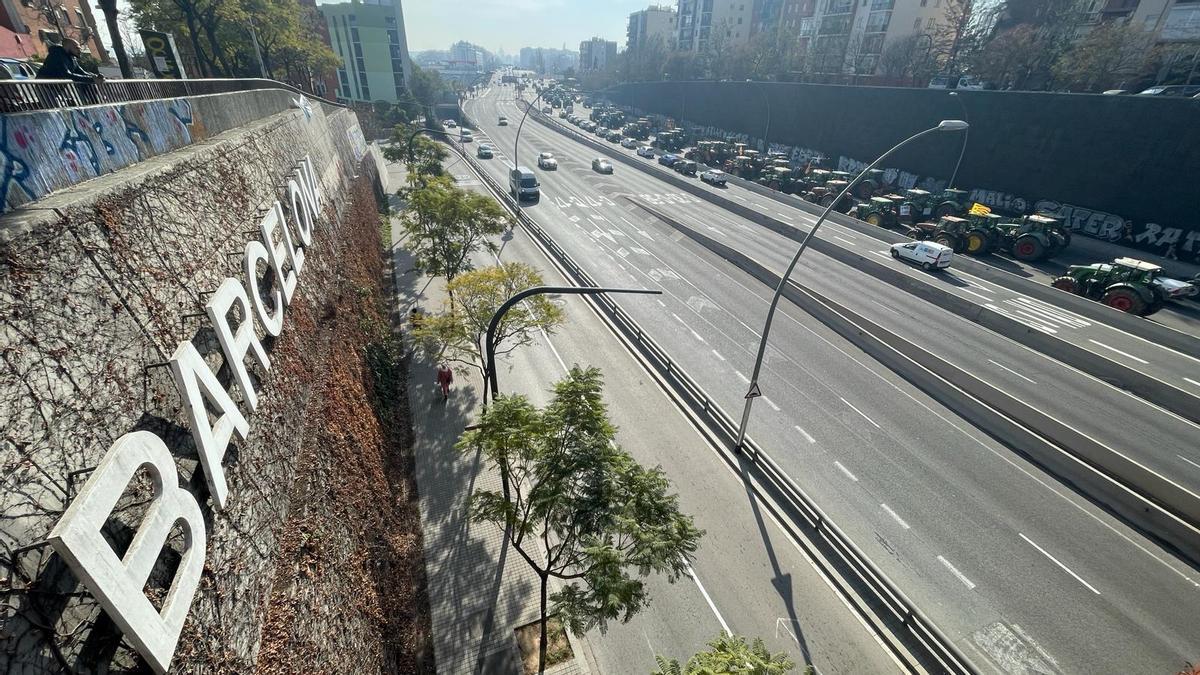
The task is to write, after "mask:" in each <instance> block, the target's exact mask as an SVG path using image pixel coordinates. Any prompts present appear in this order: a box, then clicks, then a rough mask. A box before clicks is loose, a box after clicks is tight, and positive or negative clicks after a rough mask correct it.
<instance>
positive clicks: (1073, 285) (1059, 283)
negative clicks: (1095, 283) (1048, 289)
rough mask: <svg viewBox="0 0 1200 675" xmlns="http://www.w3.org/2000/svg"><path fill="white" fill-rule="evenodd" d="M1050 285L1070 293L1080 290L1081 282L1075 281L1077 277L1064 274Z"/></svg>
mask: <svg viewBox="0 0 1200 675" xmlns="http://www.w3.org/2000/svg"><path fill="white" fill-rule="evenodd" d="M1050 285H1051V286H1053V287H1055V288H1057V289H1058V290H1060V291H1066V292H1068V293H1078V292H1079V284H1078V283H1077V282H1076V281H1075V277H1070V276H1066V275H1063V276H1061V277H1058V278H1057V279H1055V280H1054V281H1053V282H1052V283H1051V284H1050Z"/></svg>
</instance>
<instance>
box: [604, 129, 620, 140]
mask: <svg viewBox="0 0 1200 675" xmlns="http://www.w3.org/2000/svg"><path fill="white" fill-rule="evenodd" d="M623 138H624V136H622V135H621V132H619V131H610V132H608V133H607V134H605V135H604V140H606V141H608V142H609V143H620V142H621V139H623Z"/></svg>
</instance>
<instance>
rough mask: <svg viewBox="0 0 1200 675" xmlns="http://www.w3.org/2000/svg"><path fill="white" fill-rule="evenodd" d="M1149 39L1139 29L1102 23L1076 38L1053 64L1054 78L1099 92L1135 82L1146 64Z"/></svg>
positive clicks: (1076, 86) (1064, 83)
mask: <svg viewBox="0 0 1200 675" xmlns="http://www.w3.org/2000/svg"><path fill="white" fill-rule="evenodd" d="M1152 39H1153V38H1152V36H1151V35H1150V34H1149V33H1147V32H1146V31H1145V30H1143V29H1142V28H1141V27H1140V26H1137V25H1134V24H1127V23H1121V22H1118V21H1106V22H1104V23H1102V24H1100V25H1098V26H1096V27H1094V28H1092V30H1090V31H1089V32H1088V34H1087V35H1085V36H1083V37H1082V38H1080V39H1079V40H1078V41H1076V42H1075V44H1073V45H1071V48H1070V49H1068V50H1067V52H1066V53H1065V54H1063V55H1062V57H1060V58H1059V59H1058V61H1056V62H1055V63H1054V78H1055V80H1056V81H1057V82H1059V83H1060V84H1063V85H1066V86H1069V87H1071V88H1072V89H1075V90H1081V91H1100V90H1103V89H1107V88H1109V85H1112V84H1115V83H1117V82H1121V81H1126V80H1131V79H1138V78H1140V77H1141V76H1142V75H1144V74H1145V69H1146V66H1147V65H1148V64H1149V60H1150V55H1151V49H1150V44H1151V41H1152Z"/></svg>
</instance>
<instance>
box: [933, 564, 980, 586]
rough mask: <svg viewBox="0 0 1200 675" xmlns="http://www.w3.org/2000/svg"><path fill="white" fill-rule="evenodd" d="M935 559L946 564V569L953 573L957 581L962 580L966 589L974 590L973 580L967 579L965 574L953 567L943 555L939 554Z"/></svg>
mask: <svg viewBox="0 0 1200 675" xmlns="http://www.w3.org/2000/svg"><path fill="white" fill-rule="evenodd" d="M937 559H938V562H940V563H942V564H943V565H945V566H946V569H948V570H950V573H951V574H953V575H954V576H955V577H956V578H957V579H958V580H959V581H961V582H963V585H964V586H966V587H967V590H975V582H974V581H971V580H970V579H968V578H967V576H966V575H965V574H963V573H962V572H959V571H958V568H957V567H955V566H954V565H953V564H952V563H951V562H950V561H949V560H946V558H945V557H943V556H940V555H939V556H938V557H937Z"/></svg>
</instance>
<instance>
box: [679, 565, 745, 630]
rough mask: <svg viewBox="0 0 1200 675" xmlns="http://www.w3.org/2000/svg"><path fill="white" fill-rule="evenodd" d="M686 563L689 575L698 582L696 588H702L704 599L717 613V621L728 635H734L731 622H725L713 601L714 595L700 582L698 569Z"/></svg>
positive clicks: (701, 593)
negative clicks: (730, 625) (730, 628)
mask: <svg viewBox="0 0 1200 675" xmlns="http://www.w3.org/2000/svg"><path fill="white" fill-rule="evenodd" d="M684 565H685V566H686V567H687V573H688V576H689V577H691V578H692V581H694V582H696V588H699V589H700V595H703V596H704V601H705V602H707V603H708V608H709V609H711V610H712V612H713V614H715V615H717V621H720V622H721V630H723V631H725V634H726V635H733V631H731V630H729V624H727V623H725V617H723V616H721V612H720V610H718V609H717V603H715V602H713V599H712V596H710V595H709V594H708V591H706V590H704V584H702V583H700V577H698V576H696V570H694V569H692V566H691V564H690V563H684Z"/></svg>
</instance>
